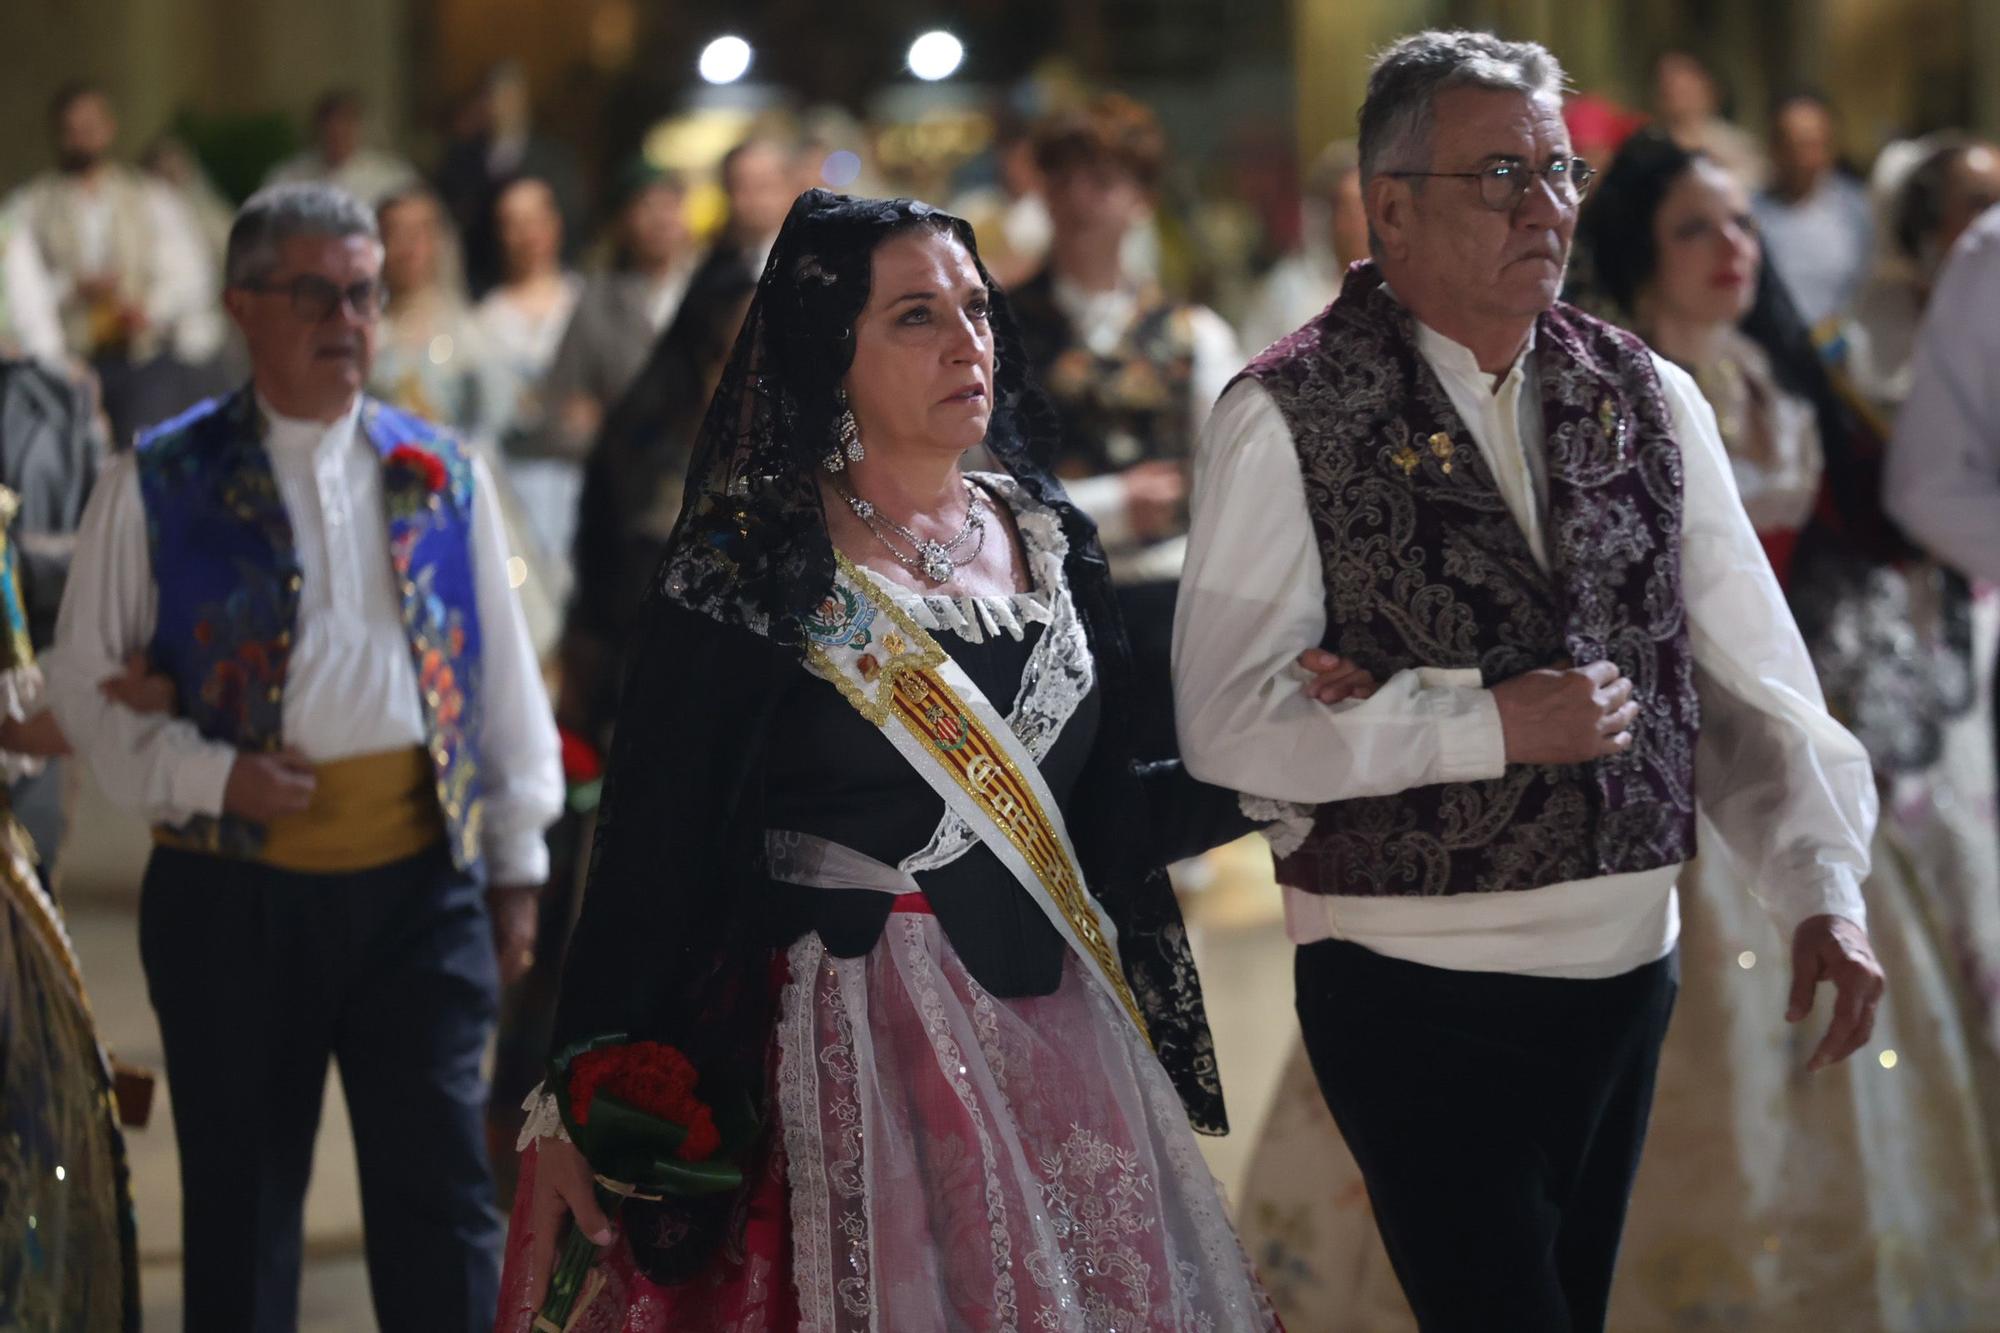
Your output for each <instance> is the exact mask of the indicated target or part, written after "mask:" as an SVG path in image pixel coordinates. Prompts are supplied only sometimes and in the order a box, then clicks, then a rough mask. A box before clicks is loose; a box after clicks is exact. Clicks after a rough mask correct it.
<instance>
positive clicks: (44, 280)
mask: <svg viewBox="0 0 2000 1333" xmlns="http://www.w3.org/2000/svg"><path fill="white" fill-rule="evenodd" d="M0 236H4V237H5V242H4V243H5V246H6V249H5V252H4V253H0V289H4V290H5V291H6V293H7V317H8V319H9V321H10V322H11V323H12V324H13V326H14V328H13V333H14V337H15V339H16V340H17V341H18V342H19V343H20V345H21V351H22V352H23V353H24V354H26V355H28V356H31V357H33V358H34V359H35V360H37V361H39V362H41V363H42V364H43V365H45V366H47V367H49V368H50V369H51V370H55V371H57V372H59V373H60V372H62V371H63V370H64V360H65V352H64V347H63V332H62V317H61V315H60V314H59V313H58V305H57V300H56V288H55V281H54V279H53V278H51V277H50V276H49V271H48V268H47V267H46V266H45V265H44V264H43V263H42V252H41V248H40V247H39V246H37V245H36V244H35V238H34V237H33V236H32V235H31V234H30V233H29V231H28V228H27V227H26V225H24V224H23V223H21V222H20V221H18V220H17V221H15V222H14V223H13V224H12V225H9V224H8V222H6V221H5V220H0Z"/></svg>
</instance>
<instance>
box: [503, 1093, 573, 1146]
mask: <svg viewBox="0 0 2000 1333" xmlns="http://www.w3.org/2000/svg"><path fill="white" fill-rule="evenodd" d="M545 1086H546V1085H545V1084H541V1083H537V1084H536V1085H535V1090H534V1091H533V1092H531V1093H529V1094H528V1099H527V1100H526V1101H524V1102H522V1103H521V1109H522V1110H523V1111H526V1112H527V1113H528V1118H527V1120H526V1121H525V1122H524V1123H523V1124H522V1125H521V1133H520V1135H519V1136H518V1137H517V1138H515V1140H514V1151H515V1152H526V1151H527V1150H528V1145H529V1144H531V1143H533V1142H534V1141H535V1140H536V1139H561V1140H562V1141H563V1142H564V1143H568V1142H569V1131H568V1130H566V1129H564V1128H563V1122H562V1112H561V1111H560V1110H559V1109H557V1107H556V1095H555V1094H554V1093H553V1092H543V1091H542V1089H543V1087H545Z"/></svg>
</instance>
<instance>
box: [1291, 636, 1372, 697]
mask: <svg viewBox="0 0 2000 1333" xmlns="http://www.w3.org/2000/svg"><path fill="white" fill-rule="evenodd" d="M1299 665H1300V666H1301V667H1303V668H1305V669H1306V670H1307V671H1309V672H1311V673H1312V679H1311V680H1309V681H1307V682H1306V683H1305V684H1304V685H1303V686H1301V687H1300V688H1301V691H1302V692H1303V693H1304V694H1306V695H1307V696H1308V697H1310V698H1313V699H1317V700H1318V701H1319V702H1321V703H1323V704H1337V703H1339V702H1340V701H1341V700H1343V699H1366V698H1368V697H1369V696H1370V695H1372V694H1374V693H1375V677H1373V676H1371V675H1369V674H1368V672H1367V671H1366V670H1365V669H1363V668H1362V667H1359V666H1356V665H1355V664H1354V663H1352V662H1350V661H1348V660H1347V659H1346V658H1344V657H1336V656H1334V655H1333V654H1332V653H1330V652H1328V651H1326V649H1324V648H1308V649H1306V650H1305V651H1304V652H1302V653H1300V654H1299Z"/></svg>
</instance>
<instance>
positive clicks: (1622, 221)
mask: <svg viewBox="0 0 2000 1333" xmlns="http://www.w3.org/2000/svg"><path fill="white" fill-rule="evenodd" d="M1713 161H1714V159H1712V158H1710V157H1709V156H1708V154H1706V153H1703V152H1701V151H1700V150H1692V151H1691V150H1689V149H1686V148H1683V147H1681V146H1680V145H1679V144H1677V143H1675V142H1674V141H1673V139H1672V138H1670V137H1669V136H1668V135H1667V134H1666V133H1665V132H1664V131H1661V130H1659V129H1656V128H1647V129H1644V130H1641V131H1639V132H1638V133H1637V134H1634V135H1633V136H1632V137H1631V138H1630V139H1628V140H1626V142H1625V146H1624V147H1623V148H1622V149H1620V150H1619V153H1618V156H1617V157H1616V158H1615V159H1614V160H1613V161H1612V163H1611V167H1610V169H1609V170H1607V171H1606V172H1605V173H1604V178H1603V179H1602V180H1601V181H1600V182H1599V183H1598V185H1597V187H1596V189H1595V190H1593V191H1592V193H1591V198H1590V202H1589V204H1588V205H1587V206H1586V207H1585V208H1584V211H1583V217H1582V218H1581V220H1580V221H1579V222H1578V224H1577V244H1578V245H1579V247H1581V248H1582V249H1583V250H1584V251H1585V252H1586V254H1587V256H1588V261H1587V262H1588V266H1589V268H1590V271H1591V272H1592V273H1593V274H1594V275H1595V278H1596V280H1597V282H1598V284H1599V286H1600V288H1601V289H1602V291H1603V292H1604V293H1605V295H1607V296H1608V297H1609V298H1610V299H1611V300H1612V302H1613V303H1614V304H1615V305H1616V306H1617V307H1618V310H1619V312H1620V313H1621V315H1622V317H1623V322H1625V323H1626V324H1627V325H1630V324H1631V322H1632V317H1633V316H1634V315H1635V314H1636V313H1637V311H1636V305H1637V301H1638V297H1639V294H1640V293H1641V292H1643V291H1644V290H1645V289H1646V285H1647V284H1648V283H1650V282H1651V281H1652V279H1653V277H1654V275H1655V274H1656V273H1657V272H1658V271H1659V266H1660V254H1659V243H1658V240H1657V238H1656V234H1655V229H1654V224H1655V221H1656V219H1657V218H1658V216H1659V212H1660V206H1661V205H1662V203H1664V202H1665V200H1666V197H1667V194H1668V192H1669V191H1671V190H1672V189H1673V187H1674V185H1675V183H1676V182H1678V181H1679V180H1680V179H1681V177H1683V176H1685V175H1686V174H1687V173H1688V172H1689V171H1691V170H1693V169H1694V167H1695V164H1696V163H1698V162H1713ZM1737 328H1738V329H1739V330H1740V331H1741V332H1742V333H1743V335H1744V336H1745V337H1747V338H1749V339H1750V341H1752V342H1753V343H1755V344H1757V346H1758V347H1759V348H1761V349H1762V350H1763V352H1764V355H1765V356H1766V357H1767V358H1768V359H1769V360H1770V363H1771V375H1772V378H1773V379H1775V380H1776V381H1777V384H1778V387H1779V388H1781V389H1783V390H1785V391H1786V392H1787V393H1790V394H1792V395H1794V396H1796V397H1799V398H1803V399H1805V400H1806V401H1807V402H1809V403H1811V404H1812V407H1813V416H1814V418H1815V422H1816V424H1817V425H1818V427H1819V438H1820V448H1821V450H1822V451H1823V453H1824V454H1825V457H1826V488H1827V496H1828V498H1829V499H1830V500H1831V501H1832V505H1833V510H1834V516H1835V517H1836V518H1837V520H1838V521H1839V524H1840V527H1841V529H1842V531H1844V532H1846V533H1848V534H1849V535H1851V536H1853V537H1855V538H1857V539H1861V540H1866V541H1870V542H1871V543H1872V544H1877V545H1880V546H1881V547H1883V548H1884V549H1890V548H1900V547H1901V545H1902V542H1901V538H1900V537H1896V536H1894V535H1892V533H1893V530H1892V529H1891V528H1890V527H1889V523H1888V519H1887V518H1886V517H1885V516H1884V515H1883V513H1882V506H1881V499H1880V494H1879V490H1880V488H1879V484H1878V483H1879V479H1880V471H1881V461H1880V460H1881V453H1882V448H1883V445H1884V440H1883V439H1882V436H1881V432H1880V431H1879V430H1877V429H1876V428H1875V427H1874V426H1873V425H1872V424H1871V423H1870V422H1869V421H1868V420H1867V419H1866V418H1865V417H1864V416H1863V415H1862V414H1861V412H1860V411H1858V410H1857V408H1856V407H1855V406H1854V405H1853V404H1852V403H1850V402H1849V401H1848V399H1847V398H1846V397H1845V396H1843V395H1842V393H1841V391H1840V388H1839V386H1838V384H1837V383H1836V382H1835V380H1834V377H1833V374H1832V372H1831V371H1830V370H1828V368H1827V364H1826V361H1825V359H1824V358H1823V357H1822V356H1821V355H1820V350H1819V347H1818V345H1817V344H1816V343H1815V342H1814V340H1813V334H1812V329H1811V327H1810V326H1808V325H1807V323H1806V321H1805V317H1804V316H1803V315H1801V314H1800V313H1799V308H1798V306H1797V304H1795V303H1794V302H1793V300H1792V298H1791V294H1790V293H1789V292H1787V291H1786V290H1785V285H1784V283H1783V281H1782V280H1780V279H1779V277H1778V275H1777V270H1776V269H1774V268H1773V267H1772V265H1771V262H1770V256H1769V255H1768V254H1766V255H1765V256H1764V257H1763V262H1761V263H1760V264H1758V266H1757V292H1756V297H1755V299H1754V300H1753V301H1752V303H1751V306H1750V310H1749V313H1748V314H1746V315H1744V316H1743V318H1742V320H1741V321H1739V322H1738V324H1737Z"/></svg>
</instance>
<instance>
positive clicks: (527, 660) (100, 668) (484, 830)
mask: <svg viewBox="0 0 2000 1333" xmlns="http://www.w3.org/2000/svg"><path fill="white" fill-rule="evenodd" d="M265 416H266V418H267V420H268V421H269V423H270V428H269V431H268V433H267V434H266V436H265V442H264V443H265V448H266V449H267V450H268V451H269V452H270V455H271V465H272V470H273V472H274V473H275V475H276V477H277V481H278V489H279V493H280V495H281V496H282V497H283V500H284V504H285V511H286V513H287V514H288V515H289V516H290V518H291V522H292V531H293V536H294V539H295V540H296V542H297V544H298V552H299V561H300V564H301V567H302V568H301V574H302V583H301V586H300V589H299V613H298V627H297V631H296V641H295V643H294V645H293V648H292V655H291V661H290V665H289V667H288V669H287V672H286V679H285V700H284V738H285V742H286V744H287V745H289V746H291V747H292V748H294V749H297V750H298V751H300V752H301V753H303V754H304V755H305V756H306V758H308V759H310V760H312V761H314V762H315V763H327V762H330V761H332V760H335V759H346V758H351V757H353V756H355V755H363V754H375V753H379V752H382V751H387V750H396V749H404V748H408V747H411V746H422V745H424V744H425V743H426V736H425V731H424V715H423V705H422V701H421V696H420V694H419V690H418V685H417V676H416V668H415V666H414V665H413V664H412V663H411V660H410V647H409V639H408V637H407V636H406V634H405V632H404V629H403V622H402V611H401V603H400V600H399V598H398V595H397V592H396V581H395V574H394V571H393V570H392V569H391V567H390V563H389V530H388V519H387V516H386V514H385V512H384V510H383V501H382V465H381V459H380V457H379V455H377V453H376V452H375V449H374V446H373V445H371V444H370V443H369V442H368V441H367V439H366V438H365V437H363V436H362V434H361V432H360V431H359V430H358V429H357V424H358V416H359V403H358V402H357V404H356V408H355V410H354V411H352V412H350V413H349V414H348V415H347V416H346V417H343V418H342V419H341V420H340V421H337V422H335V423H333V424H332V425H326V424H323V423H320V422H312V421H294V420H288V419H285V418H282V417H279V416H277V415H275V414H273V413H271V412H270V411H269V410H268V409H266V412H265ZM472 468H473V515H472V544H473V551H472V562H473V575H474V582H475V587H474V597H475V600H476V604H477V606H478V608H479V626H480V638H481V663H480V691H479V699H478V709H479V717H478V741H479V755H480V767H481V781H482V785H483V788H484V794H485V815H484V819H483V821H482V825H481V840H482V850H483V852H484V853H485V856H486V860H487V869H488V872H489V875H490V877H491V879H492V882H493V883H495V884H499V885H509V886H519V885H538V884H540V883H542V882H543V881H544V880H546V879H547V878H548V869H549V861H548V848H547V846H546V844H545V843H544V842H543V840H542V832H543V830H544V829H546V828H547V827H548V826H549V825H550V824H551V823H553V822H554V821H555V818H556V816H557V815H559V814H560V813H561V812H562V802H563V777H562V759H561V749H560V746H559V744H558V742H557V739H556V728H555V718H554V714H553V712H552V710H551V708H550V705H549V700H548V694H547V691H546V690H545V689H544V688H543V686H542V679H541V671H540V667H539V664H538V663H537V661H536V658H535V651H534V647H533V645H532V644H531V643H530V642H529V639H528V629H527V622H526V619H525V617H524V616H523V614H522V611H521V603H520V598H519V596H518V595H517V594H516V592H515V590H514V588H513V586H512V584H511V580H510V578H509V575H508V563H509V561H510V559H511V558H512V553H511V552H510V551H509V550H508V547H507V541H506V537H505V534H504V531H503V529H502V525H501V520H500V506H499V501H498V499H497V498H496V495H495V491H494V487H493V479H492V476H491V474H490V472H489V471H488V468H487V466H486V463H485V461H484V460H483V459H481V458H480V457H479V456H478V455H476V454H475V455H473V461H472ZM158 616H159V592H158V588H157V586H156V585H155V584H154V582H153V570H152V556H151V551H150V546H149V542H148V539H147V533H146V510H145V501H144V499H143V498H142V497H141V495H140V492H139V473H138V467H137V465H136V460H135V458H134V456H133V455H131V454H129V453H128V454H125V455H122V456H121V457H119V458H117V459H116V460H114V461H113V462H112V463H111V465H110V466H109V467H108V468H107V469H106V470H105V472H104V475H103V477H102V478H101V479H100V480H99V482H98V485H97V489H96V491H95V493H94V494H92V496H91V497H90V503H89V505H88V506H87V507H86V508H85V510H84V515H83V524H82V527H81V529H80V531H79V533H78V537H77V550H76V558H75V561H74V563H73V564H72V565H71V567H70V575H69V582H68V584H67V586H66V587H65V588H64V591H63V602H62V611H61V613H60V615H59V616H58V618H57V623H56V645H55V648H54V650H53V653H52V660H51V661H49V662H46V663H45V664H44V671H45V673H46V674H47V676H48V679H49V697H50V702H51V703H52V705H53V706H54V708H55V711H56V719H57V721H58V722H60V723H61V724H62V729H63V733H64V734H65V735H66V736H68V737H69V739H70V743H71V745H72V746H73V747H74V748H75V749H76V751H77V752H78V754H80V755H81V756H82V757H83V758H84V759H85V761H86V762H87V763H88V764H89V766H90V771H91V775H92V776H93V777H95V778H96V779H97V782H98V785H99V786H101V787H102V788H103V789H104V792H105V794H106V795H107V796H109V797H110V798H111V799H112V801H113V802H114V803H116V804H117V805H119V806H122V807H123V808H125V809H128V810H130V811H132V812H133V813H135V814H138V815H140V816H141V817H143V818H145V819H146V820H148V821H151V822H156V823H179V822H181V821H183V820H186V819H187V818H189V817H190V816H193V815H217V814H220V813H221V812H222V793H223V788H224V786H225V785H226V784H227V782H228V781H229V770H230V767H231V766H232V765H233V764H234V763H235V760H236V751H235V749H234V747H232V746H230V745H228V744H227V743H225V742H221V741H215V740H210V739H207V738H205V737H203V736H202V735H201V733H200V732H199V731H197V730H196V729H195V726H194V724H193V723H192V722H189V721H188V720H186V719H185V718H179V717H165V716H148V715H142V714H139V713H134V712H132V711H131V710H129V709H127V708H125V707H124V706H122V705H120V704H115V703H112V702H110V701H109V700H107V699H106V698H105V697H104V696H103V694H102V693H101V692H100V691H99V690H98V683H99V682H100V681H103V680H105V679H107V678H108V677H111V676H114V675H116V674H118V672H119V670H120V669H121V664H122V663H123V662H124V661H125V659H126V657H127V656H128V655H130V654H132V653H143V652H145V651H146V649H147V647H148V645H149V644H150V643H151V641H152V638H153V632H154V628H155V626H156V624H157V622H158Z"/></svg>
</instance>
